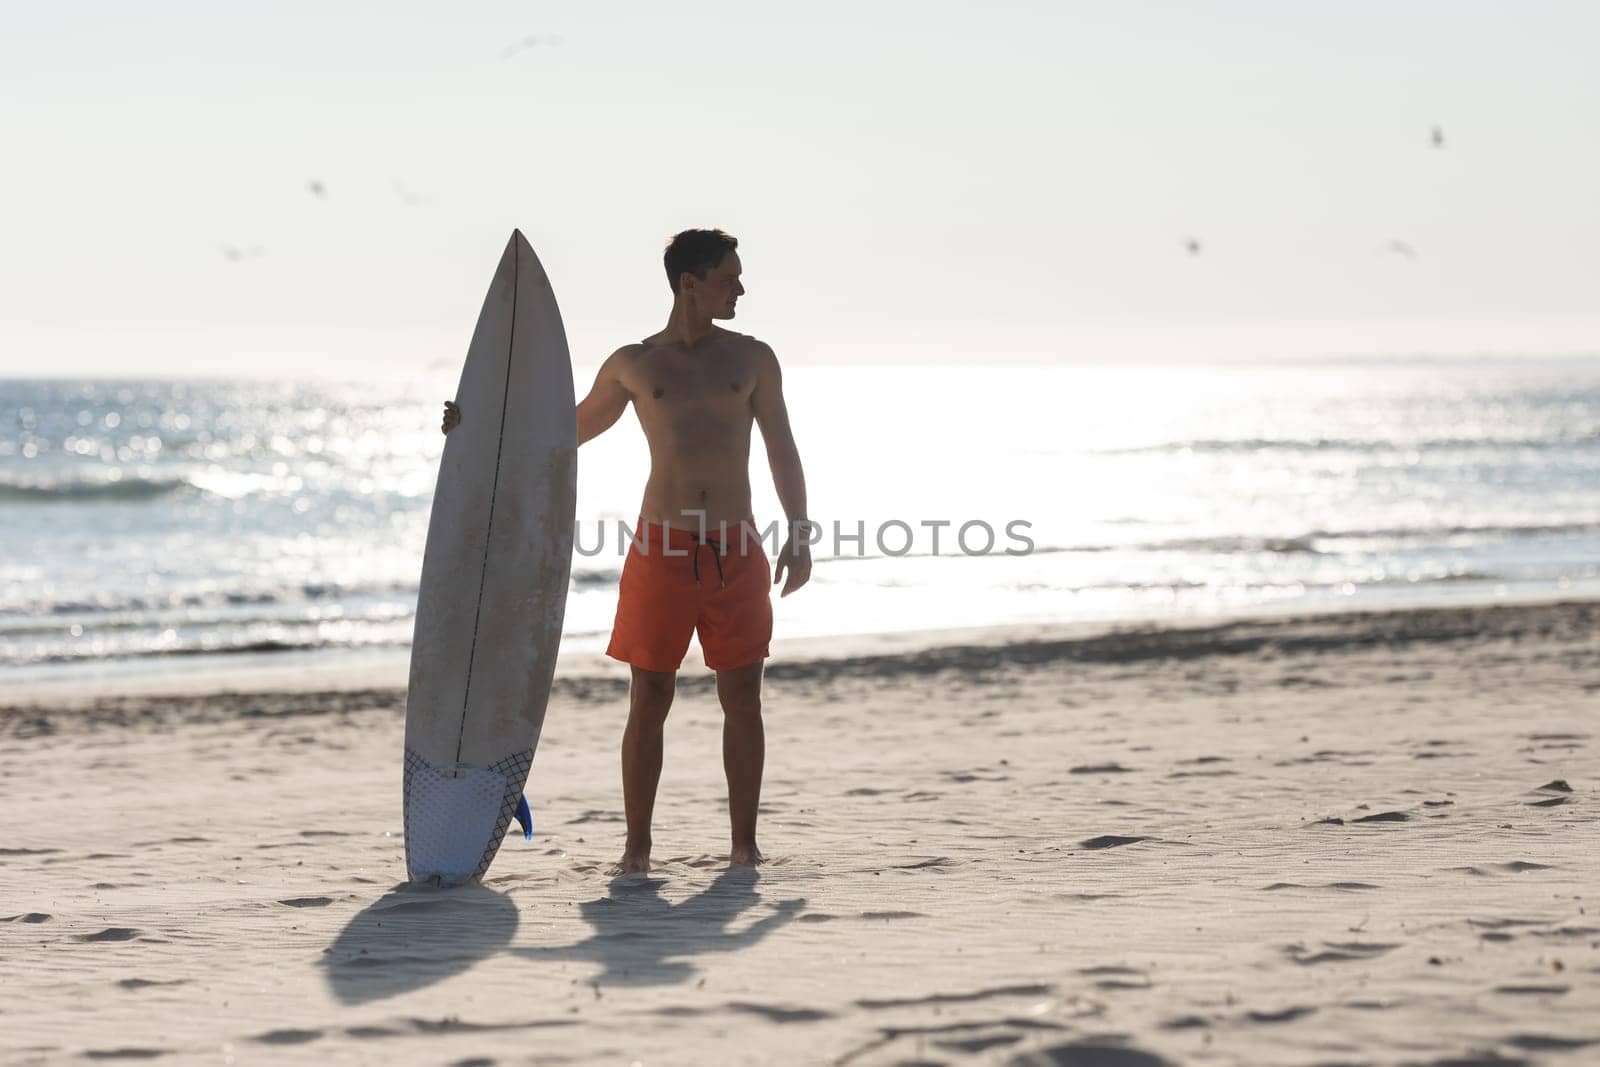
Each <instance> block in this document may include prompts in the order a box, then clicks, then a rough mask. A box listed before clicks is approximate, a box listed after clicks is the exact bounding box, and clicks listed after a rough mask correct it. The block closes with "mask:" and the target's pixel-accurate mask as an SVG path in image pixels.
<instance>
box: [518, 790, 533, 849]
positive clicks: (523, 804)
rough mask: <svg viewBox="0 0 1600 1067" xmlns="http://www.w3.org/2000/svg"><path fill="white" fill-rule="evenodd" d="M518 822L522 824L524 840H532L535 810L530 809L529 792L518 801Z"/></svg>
mask: <svg viewBox="0 0 1600 1067" xmlns="http://www.w3.org/2000/svg"><path fill="white" fill-rule="evenodd" d="M517 822H518V823H520V824H521V826H522V839H523V840H524V841H532V840H533V812H531V811H529V810H528V797H527V794H523V796H522V799H521V800H518V801H517Z"/></svg>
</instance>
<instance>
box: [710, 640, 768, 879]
mask: <svg viewBox="0 0 1600 1067" xmlns="http://www.w3.org/2000/svg"><path fill="white" fill-rule="evenodd" d="M761 667H762V662H761V661H760V660H756V661H755V662H754V663H751V664H748V665H746V666H743V667H738V668H735V669H734V670H731V671H718V672H717V699H718V700H720V701H721V702H722V769H723V770H724V771H725V772H726V773H727V775H728V821H729V823H730V824H731V826H732V830H733V851H732V853H731V854H730V856H729V858H730V859H731V860H732V861H733V862H734V863H747V864H752V865H753V864H757V863H760V862H761V850H760V849H758V848H756V809H757V808H759V807H760V806H761V766H762V763H763V762H764V760H765V758H766V734H765V732H764V731H763V730H762V726H761Z"/></svg>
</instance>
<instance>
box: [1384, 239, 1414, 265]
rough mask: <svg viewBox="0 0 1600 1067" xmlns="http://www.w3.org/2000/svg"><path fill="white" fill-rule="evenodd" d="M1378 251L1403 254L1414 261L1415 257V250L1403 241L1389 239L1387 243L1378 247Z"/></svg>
mask: <svg viewBox="0 0 1600 1067" xmlns="http://www.w3.org/2000/svg"><path fill="white" fill-rule="evenodd" d="M1379 251H1381V252H1393V253H1394V254H1395V255H1397V256H1405V257H1406V258H1407V259H1409V260H1412V261H1413V262H1415V260H1416V258H1417V250H1416V249H1415V248H1412V247H1411V246H1410V245H1408V244H1406V242H1404V241H1390V242H1389V243H1388V244H1386V245H1384V246H1383V247H1382V248H1381V249H1379Z"/></svg>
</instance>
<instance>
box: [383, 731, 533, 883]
mask: <svg viewBox="0 0 1600 1067" xmlns="http://www.w3.org/2000/svg"><path fill="white" fill-rule="evenodd" d="M532 762H533V754H532V753H531V752H529V753H522V754H519V755H516V756H509V757H507V758H506V759H503V760H500V761H499V762H497V763H494V764H491V765H490V766H488V767H474V766H471V765H468V764H462V763H451V764H442V765H435V764H430V763H429V762H428V761H427V760H425V759H423V758H422V757H421V756H419V755H418V754H417V753H416V752H414V751H412V750H411V749H407V750H406V754H405V834H406V873H407V874H408V875H409V876H410V878H411V880H412V881H413V882H422V883H427V884H432V885H441V886H455V885H462V884H464V883H466V882H471V881H477V880H478V879H481V878H482V877H483V875H484V872H486V871H487V870H488V869H489V864H490V863H492V862H493V861H494V857H495V853H497V852H498V851H499V850H500V842H501V840H502V839H503V838H504V837H505V833H506V827H507V826H508V825H509V824H510V822H511V820H512V818H513V817H515V818H516V819H517V821H518V822H519V823H521V824H522V829H523V836H524V838H528V839H531V838H532V836H533V817H532V813H531V812H530V811H529V809H528V802H527V799H526V798H525V797H524V796H523V795H522V784H523V783H524V782H525V781H527V778H528V768H529V766H530V765H531V764H532Z"/></svg>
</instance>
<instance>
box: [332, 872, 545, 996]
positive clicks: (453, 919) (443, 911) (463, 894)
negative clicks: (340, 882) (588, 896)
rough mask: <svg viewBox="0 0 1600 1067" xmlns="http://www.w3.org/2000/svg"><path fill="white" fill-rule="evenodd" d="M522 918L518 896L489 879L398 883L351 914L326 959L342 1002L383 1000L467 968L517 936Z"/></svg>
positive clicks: (336, 994)
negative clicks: (437, 884)
mask: <svg viewBox="0 0 1600 1067" xmlns="http://www.w3.org/2000/svg"><path fill="white" fill-rule="evenodd" d="M517 921H518V920H517V906H516V904H514V903H513V902H512V901H511V898H510V897H508V896H506V895H505V894H504V893H500V892H496V891H495V890H493V889H489V888H487V887H485V886H482V885H478V884H472V885H465V886H461V887H459V888H456V889H431V888H424V887H419V886H412V885H410V884H402V885H397V886H395V887H394V888H393V889H391V890H389V892H387V893H385V894H384V895H383V897H382V898H381V899H379V900H377V901H374V902H373V903H372V904H369V905H368V906H367V907H365V908H363V909H362V910H361V911H360V913H358V914H357V915H356V917H355V918H353V919H351V920H350V922H349V923H348V924H347V925H346V926H345V928H344V929H343V930H341V931H340V932H339V936H338V937H336V938H334V941H333V944H332V945H331V946H329V947H328V949H327V950H326V953H325V954H324V956H323V958H322V961H321V967H322V968H323V970H324V972H326V975H327V979H328V985H329V987H330V988H331V989H332V991H333V995H334V996H335V997H336V998H338V1000H339V1001H340V1002H341V1003H344V1004H364V1003H367V1002H368V1001H373V1000H382V999H384V998H385V997H392V996H396V995H398V994H400V993H409V992H411V991H412V990H416V989H421V988H422V987H424V986H428V985H432V984H433V983H434V982H438V981H442V980H443V979H445V978H449V977H451V976H452V975H456V974H460V973H462V972H463V971H466V970H469V969H470V968H471V967H473V966H474V965H475V964H477V963H479V962H481V961H482V960H485V959H487V958H488V957H490V956H493V955H494V954H496V953H498V952H500V951H501V950H503V949H504V948H505V947H506V946H507V945H508V944H510V943H511V938H512V937H513V936H515V934H516V932H517Z"/></svg>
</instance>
